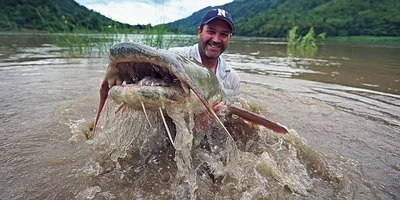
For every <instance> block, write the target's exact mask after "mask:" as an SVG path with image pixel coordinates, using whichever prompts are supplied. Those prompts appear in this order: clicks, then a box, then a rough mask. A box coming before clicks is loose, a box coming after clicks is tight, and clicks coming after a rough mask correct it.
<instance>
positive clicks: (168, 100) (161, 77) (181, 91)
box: [109, 61, 189, 110]
mask: <svg viewBox="0 0 400 200" xmlns="http://www.w3.org/2000/svg"><path fill="white" fill-rule="evenodd" d="M116 68H117V69H118V78H119V79H120V81H118V82H121V81H122V83H121V84H120V85H119V84H117V85H114V86H113V87H112V88H110V91H109V96H110V97H111V98H112V99H113V100H114V101H115V102H116V103H117V104H121V103H124V105H125V106H128V107H131V108H134V109H142V106H141V104H142V103H143V102H144V105H145V108H146V109H148V110H156V109H158V108H159V107H162V108H165V106H169V105H172V104H174V105H177V104H180V103H182V102H183V101H184V100H185V99H186V98H188V94H189V92H188V91H189V90H188V86H187V85H185V84H184V83H182V82H181V81H180V80H179V79H178V78H177V77H176V76H174V75H173V74H171V73H170V72H169V70H168V69H166V68H163V67H160V66H158V65H154V64H152V63H149V62H132V61H131V62H120V63H117V64H116Z"/></svg>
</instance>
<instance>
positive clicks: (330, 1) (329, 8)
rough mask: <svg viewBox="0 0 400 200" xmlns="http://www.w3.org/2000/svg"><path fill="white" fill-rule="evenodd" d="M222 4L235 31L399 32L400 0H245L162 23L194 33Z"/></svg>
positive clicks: (274, 34) (253, 33)
mask: <svg viewBox="0 0 400 200" xmlns="http://www.w3.org/2000/svg"><path fill="white" fill-rule="evenodd" d="M211 8H223V9H225V10H227V11H228V12H229V13H230V14H231V15H232V17H233V20H234V22H235V26H236V32H235V33H234V34H235V35H242V36H260V37H285V36H286V34H287V32H288V31H289V30H290V29H291V28H292V27H293V26H298V27H299V31H300V33H301V34H305V33H306V32H307V31H308V30H309V28H310V27H314V30H315V32H316V33H322V32H326V33H327V35H328V36H356V35H370V36H400V28H399V27H400V1H399V0H245V1H233V2H231V3H228V4H225V5H222V6H217V7H207V8H204V9H201V10H199V11H197V12H195V13H193V14H192V15H191V16H189V17H187V18H184V19H181V20H178V21H175V22H172V23H168V24H165V25H164V26H165V28H166V29H167V30H173V31H178V30H179V31H181V32H184V33H189V34H195V33H196V30H197V27H198V26H199V23H200V20H201V18H202V16H203V15H204V14H205V13H206V12H207V10H209V9H211Z"/></svg>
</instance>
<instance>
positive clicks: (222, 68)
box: [169, 44, 240, 96]
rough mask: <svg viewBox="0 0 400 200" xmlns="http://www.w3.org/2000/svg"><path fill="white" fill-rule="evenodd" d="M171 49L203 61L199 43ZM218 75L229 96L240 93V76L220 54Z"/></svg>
mask: <svg viewBox="0 0 400 200" xmlns="http://www.w3.org/2000/svg"><path fill="white" fill-rule="evenodd" d="M169 50H171V51H174V52H178V53H184V54H186V55H188V56H190V57H193V58H194V59H196V60H197V61H198V62H200V63H201V57H200V52H199V45H198V44H195V45H193V46H188V47H173V48H170V49H169ZM216 75H217V78H218V81H219V83H220V84H221V86H222V89H223V90H224V91H225V93H226V94H227V95H229V96H237V95H239V93H240V91H239V90H240V78H239V75H238V74H237V73H236V71H235V70H234V69H233V68H232V67H230V66H228V65H227V64H226V62H225V60H224V59H223V58H222V57H221V56H219V57H218V63H217V69H216Z"/></svg>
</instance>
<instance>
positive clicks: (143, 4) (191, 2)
mask: <svg viewBox="0 0 400 200" xmlns="http://www.w3.org/2000/svg"><path fill="white" fill-rule="evenodd" d="M76 1H77V2H78V3H79V4H81V5H84V6H86V7H87V8H89V9H92V10H95V11H97V12H99V13H101V14H102V15H104V16H107V17H109V18H111V19H113V20H116V21H119V22H122V23H128V24H131V25H136V24H152V25H157V24H163V23H168V22H173V21H176V20H179V19H182V18H185V17H188V16H190V15H191V14H192V13H193V12H196V11H198V10H200V9H202V8H205V7H207V6H217V5H223V4H226V3H229V2H232V0H203V1H198V0H185V1H182V0H166V1H164V0H152V1H147V0H139V1H127V0H121V1H107V0H76ZM199 21H200V19H199Z"/></svg>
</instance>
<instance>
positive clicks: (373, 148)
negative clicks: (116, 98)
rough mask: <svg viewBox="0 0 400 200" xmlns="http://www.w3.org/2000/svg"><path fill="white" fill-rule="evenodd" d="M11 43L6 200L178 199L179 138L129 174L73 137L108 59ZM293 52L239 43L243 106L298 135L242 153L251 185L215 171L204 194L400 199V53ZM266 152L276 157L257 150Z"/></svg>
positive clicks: (25, 38)
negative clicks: (307, 55) (246, 104)
mask: <svg viewBox="0 0 400 200" xmlns="http://www.w3.org/2000/svg"><path fill="white" fill-rule="evenodd" d="M134 37H135V36H132V38H134ZM132 38H129V37H128V40H130V39H132ZM186 38H190V36H188V37H186ZM173 40H174V39H173ZM0 41H1V42H0V60H1V62H0V73H1V76H0V87H1V91H2V94H1V100H0V108H1V112H0V133H1V136H0V137H1V139H0V152H1V153H0V162H1V164H0V177H1V179H0V188H2V192H1V193H0V199H26V198H34V199H46V198H51V199H73V198H78V199H84V198H92V197H93V198H95V199H113V198H117V197H120V198H126V199H132V198H144V196H146V197H148V198H152V199H155V198H156V197H157V196H159V197H160V196H161V197H160V198H162V197H165V196H163V195H166V196H170V197H174V196H175V194H172V193H171V192H173V191H176V190H173V189H171V188H170V185H171V184H172V183H171V180H172V179H171V177H175V173H176V168H174V167H176V165H175V161H173V160H172V159H171V157H169V155H171V153H173V152H174V150H173V149H171V148H170V146H169V143H168V138H167V137H165V138H163V137H158V138H157V140H152V141H153V142H154V141H158V140H161V141H162V145H159V146H157V145H156V146H157V147H158V148H159V149H155V150H162V152H160V151H157V152H150V155H151V156H150V157H148V156H143V155H140V154H135V152H139V151H128V154H127V157H125V158H124V159H122V160H120V162H121V169H123V170H125V171H123V170H122V171H121V170H118V169H116V168H115V165H114V163H115V162H112V160H115V159H111V158H110V154H103V152H102V151H95V150H93V149H91V145H92V143H90V141H86V140H85V139H84V137H81V138H80V139H79V138H75V139H76V140H74V141H75V142H73V140H69V139H70V138H71V136H72V135H76V134H82V133H85V132H88V131H89V128H88V124H90V122H91V121H92V120H93V118H94V115H95V109H96V107H97V102H98V87H99V85H100V82H101V80H102V77H103V76H104V72H105V68H106V65H107V63H108V60H107V56H106V55H101V56H99V55H98V54H96V55H90V54H89V55H88V56H87V58H82V57H81V58H76V57H68V56H67V50H66V49H63V48H59V47H58V46H57V45H55V44H52V42H51V40H49V39H48V38H47V37H40V36H33V37H32V36H31V35H27V34H25V35H19V36H15V35H0ZM174 45H176V44H175V43H174ZM284 45H285V44H284V42H282V41H280V40H266V39H263V38H256V39H253V38H251V39H249V38H243V39H242V38H239V39H237V40H234V41H232V43H231V45H230V47H229V49H228V51H229V52H227V54H226V55H225V58H226V60H227V61H228V62H229V63H230V64H231V65H232V66H233V67H234V68H235V69H238V71H239V72H240V76H241V80H242V83H243V84H242V86H241V87H242V88H241V90H242V97H244V98H246V99H247V100H249V101H250V102H252V103H255V104H257V105H259V106H260V107H261V108H262V114H263V115H265V116H267V118H269V119H272V120H273V121H278V122H280V123H281V124H284V125H286V126H287V127H289V128H290V129H294V130H295V131H296V132H297V133H298V136H297V137H295V138H291V139H288V138H285V140H283V141H282V142H281V143H278V144H283V146H280V145H275V144H276V143H277V142H279V141H280V140H279V139H276V138H273V140H272V141H271V140H270V142H271V143H267V144H268V145H266V144H265V143H261V144H263V145H264V146H262V145H260V143H243V144H242V146H240V144H239V145H238V146H239V149H240V156H241V157H240V156H239V161H241V162H239V166H237V167H236V168H233V169H234V170H238V171H240V173H241V177H242V178H237V176H236V177H235V176H233V175H232V176H231V179H223V180H224V181H225V182H224V183H227V184H225V185H224V184H218V183H220V182H218V181H220V180H219V179H218V177H217V176H215V173H216V172H217V171H212V170H211V171H210V169H214V170H217V169H221V168H218V167H214V168H212V167H211V168H210V166H208V169H207V167H206V166H203V167H201V169H202V170H200V172H202V173H203V174H202V173H200V174H197V175H198V179H196V184H198V185H197V186H198V188H200V189H199V190H198V191H199V192H200V193H199V195H197V196H198V197H201V196H202V195H204V197H210V196H213V197H215V194H218V195H219V196H218V195H217V197H224V196H225V197H227V196H229V195H230V197H233V198H235V199H238V198H243V199H249V198H252V197H253V198H263V197H270V198H278V199H279V197H283V198H285V197H287V198H297V199H303V198H309V199H324V198H326V199H331V198H349V199H398V198H399V197H400V193H399V191H398V188H399V186H400V185H399V183H400V180H399V179H400V154H399V152H398V149H399V148H400V141H399V132H400V131H399V126H400V123H399V121H400V120H399V118H400V111H399V105H400V96H399V84H398V82H399V77H400V76H399V73H400V71H399V69H398V67H397V66H399V63H400V60H399V57H398V55H397V52H398V50H399V45H397V44H385V43H376V44H365V43H329V42H325V43H324V44H323V45H322V46H321V47H320V51H319V52H318V54H317V55H316V56H315V57H312V58H302V57H298V56H293V57H288V56H287V55H286V48H285V46H284ZM110 116H114V115H110ZM156 119H157V117H156V118H155V120H156ZM141 121H145V120H141ZM161 135H162V134H161ZM239 135H241V134H239ZM265 135H268V134H265ZM148 136H149V137H150V136H151V135H148ZM164 139H165V141H164ZM270 139H271V138H270ZM275 139H276V140H275ZM82 141H85V142H82ZM139 141H140V140H137V142H139ZM238 141H245V140H243V138H242V139H240V140H238ZM259 141H261V140H259ZM267 141H268V140H267ZM306 141H308V143H307V142H306ZM247 142H248V141H247ZM285 144H286V146H285ZM246 145H247V146H246ZM256 146H258V147H262V148H264V149H263V150H262V151H260V149H258V150H257V151H250V152H246V151H245V149H246V148H252V147H256ZM279 147H280V148H282V149H281V150H280V151H276V150H277V149H279ZM194 149H196V148H194ZM147 150H148V149H147ZM197 150H198V151H197V152H195V153H198V155H201V156H203V157H202V158H203V159H204V158H205V157H204V156H205V155H207V154H206V153H204V151H201V148H200V149H197ZM255 152H257V153H255ZM260 152H264V154H263V153H260ZM265 152H267V153H265ZM147 153H149V152H147ZM107 156H108V157H107ZM209 159H211V158H209ZM318 160H319V161H318ZM308 161H310V162H308ZM209 163H212V162H209ZM215 163H216V164H218V163H219V164H221V163H220V162H215ZM310 163H323V164H321V166H326V167H327V168H329V169H332V170H333V171H334V172H335V173H333V172H331V171H329V173H328V174H331V175H332V174H335V176H330V177H329V178H330V179H329V178H328V179H325V178H322V177H324V175H318V176H315V175H313V173H317V172H320V170H319V169H320V168H317V166H308V165H309V164H310ZM168 166H169V167H170V169H171V171H165V170H166V169H167V168H168ZM321 166H320V167H321ZM160 167H162V168H163V169H161V171H160V172H159V171H158V170H160ZM174 170H175V171H174ZM314 170H316V171H314ZM322 171H323V170H322ZM294 172H296V173H294ZM226 173H227V174H229V173H228V172H226ZM211 175H212V176H214V178H210V176H211ZM225 175H226V174H225ZM202 177H206V178H204V179H201V178H202ZM224 177H226V176H224ZM210 180H211V181H210ZM213 181H216V182H217V184H216V183H215V182H213ZM152 183H156V184H155V185H152ZM228 183H229V184H228ZM175 185H176V184H175ZM178 185H179V184H178ZM135 186H136V187H135ZM152 188H153V189H152ZM143 191H144V192H145V193H143ZM232 191H233V192H232ZM218 192H219V193H218ZM274 192H275V193H274ZM200 199H201V198H200Z"/></svg>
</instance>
